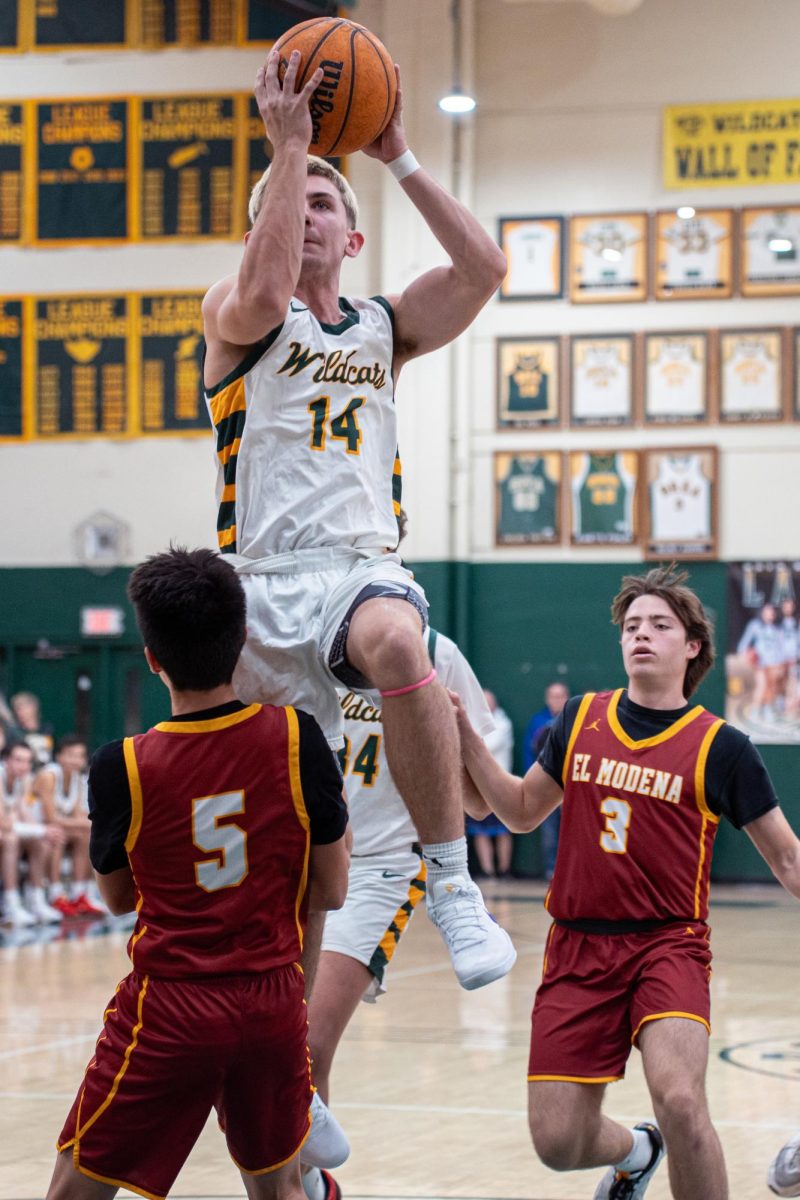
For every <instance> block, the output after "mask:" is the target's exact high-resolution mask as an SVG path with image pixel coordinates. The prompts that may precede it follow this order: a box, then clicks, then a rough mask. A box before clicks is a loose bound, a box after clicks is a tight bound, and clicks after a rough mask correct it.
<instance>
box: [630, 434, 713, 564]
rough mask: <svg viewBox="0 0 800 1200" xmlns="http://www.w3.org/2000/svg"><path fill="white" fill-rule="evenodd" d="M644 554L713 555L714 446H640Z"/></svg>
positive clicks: (678, 556) (653, 555)
mask: <svg viewBox="0 0 800 1200" xmlns="http://www.w3.org/2000/svg"><path fill="white" fill-rule="evenodd" d="M642 454H643V459H642V480H643V486H642V509H643V511H642V527H643V532H644V554H645V558H715V557H716V552H717V492H718V488H717V449H716V447H715V446H692V447H687V446H681V447H679V448H677V447H673V448H669V449H663V448H661V447H659V449H657V450H655V449H649V450H644V451H642Z"/></svg>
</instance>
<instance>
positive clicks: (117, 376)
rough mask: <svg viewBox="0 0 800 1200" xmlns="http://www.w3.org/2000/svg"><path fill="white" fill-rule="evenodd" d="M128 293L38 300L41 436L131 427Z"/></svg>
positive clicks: (37, 423) (38, 415)
mask: <svg viewBox="0 0 800 1200" xmlns="http://www.w3.org/2000/svg"><path fill="white" fill-rule="evenodd" d="M130 341H131V321H130V314H129V302H128V298H127V297H126V296H54V297H50V298H48V299H38V300H36V307H35V319H34V323H33V344H34V363H33V372H34V384H35V387H34V395H35V396H36V413H35V426H36V435H37V436H38V437H42V438H45V437H58V436H60V435H65V434H73V435H77V436H79V437H94V436H101V437H107V436H110V435H115V434H116V435H124V434H127V433H128V432H130V423H131V421H130V405H129V402H128V390H129V388H130V390H131V391H132V392H133V393H135V383H134V386H133V387H131V382H132V372H131V369H130V358H131V355H130V353H129V345H130Z"/></svg>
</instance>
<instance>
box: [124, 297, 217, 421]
mask: <svg viewBox="0 0 800 1200" xmlns="http://www.w3.org/2000/svg"><path fill="white" fill-rule="evenodd" d="M202 302H203V293H202V292H192V293H180V294H178V293H166V294H159V295H153V296H139V297H138V304H139V320H138V327H139V354H140V361H139V379H140V380H141V389H140V391H141V412H140V416H139V424H140V428H141V431H142V433H148V434H149V433H167V432H181V433H184V432H192V431H195V430H202V431H203V432H204V433H205V432H206V431H207V430H208V428H209V423H208V413H207V411H206V406H205V404H204V403H203V389H202V383H201V379H200V355H199V348H200V342H201V339H202V336H203V318H202V314H201V312H200V306H201V304H202Z"/></svg>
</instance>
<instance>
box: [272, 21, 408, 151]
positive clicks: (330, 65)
mask: <svg viewBox="0 0 800 1200" xmlns="http://www.w3.org/2000/svg"><path fill="white" fill-rule="evenodd" d="M273 49H275V50H279V51H280V55H281V57H280V64H279V67H278V75H279V78H280V79H281V80H283V76H284V74H285V72H286V68H287V66H288V65H289V55H290V54H291V53H292V51H293V50H299V51H300V55H301V59H300V70H299V72H298V76H297V85H296V86H297V90H298V91H299V90H300V88H302V87H303V85H304V84H305V82H306V81H307V80H308V78H309V76H311V75H313V74H314V71H316V69H317V67H321V68H322V70H323V71H324V77H323V79H322V82H321V83H320V85H319V87H318V88H317V89H316V91H315V92H314V94H313V96H312V98H311V104H310V108H311V123H312V126H313V133H312V135H311V143H310V145H309V152H310V153H311V154H317V155H319V156H320V157H321V158H325V157H331V156H338V155H341V154H353V153H354V152H355V151H356V150H361V149H362V148H363V147H364V146H368V145H369V144H370V142H374V141H375V139H376V138H377V137H379V136H380V134H381V133H383V131H384V129H385V128H386V126H387V125H388V124H389V120H390V118H391V115H392V113H393V112H394V104H395V98H396V95H397V78H396V76H395V70H394V63H393V62H392V59H391V56H390V55H389V52H388V51H387V49H386V47H385V46H384V45H383V43H382V42H380V41H379V40H378V38H376V37H375V35H374V33H370V31H369V30H368V29H365V28H364V26H363V25H356V23H355V22H354V21H346V20H343V19H339V18H337V17H317V18H315V19H314V20H312V21H303V23H302V24H300V25H295V26H293V28H292V29H288V30H287V31H286V33H284V34H283V35H282V36H281V37H279V38H278V40H277V42H276V43H275V46H274V47H273Z"/></svg>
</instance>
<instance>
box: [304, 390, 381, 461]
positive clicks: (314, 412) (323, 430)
mask: <svg viewBox="0 0 800 1200" xmlns="http://www.w3.org/2000/svg"><path fill="white" fill-rule="evenodd" d="M366 399H367V398H366V396H353V399H352V400H350V401H349V403H348V405H347V407H346V408H345V409H344V411H343V412H340V413H339V415H338V417H331V416H330V410H331V398H330V396H320V397H319V399H317V400H311V401H310V402H309V405H308V411H309V412H310V413H311V417H312V422H311V449H312V450H324V449H325V442H326V439H327V435H328V429H329V428H330V436H331V437H332V438H338V440H339V441H342V442H347V453H348V454H360V453H361V436H362V435H361V426H360V425H359V423H358V418H357V417H356V412H357V411H358V409H359V408H361V405H362V404H365V403H366Z"/></svg>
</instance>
